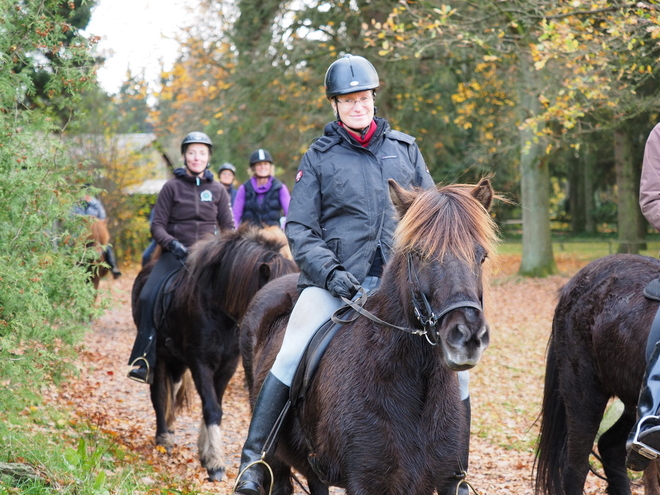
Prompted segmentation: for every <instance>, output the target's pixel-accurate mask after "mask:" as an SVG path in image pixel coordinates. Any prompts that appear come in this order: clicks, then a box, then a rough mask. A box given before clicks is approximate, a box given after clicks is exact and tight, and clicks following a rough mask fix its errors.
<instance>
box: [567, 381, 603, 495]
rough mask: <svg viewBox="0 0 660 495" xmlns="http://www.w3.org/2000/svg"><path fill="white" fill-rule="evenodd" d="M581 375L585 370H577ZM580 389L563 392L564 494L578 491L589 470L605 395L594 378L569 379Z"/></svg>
mask: <svg viewBox="0 0 660 495" xmlns="http://www.w3.org/2000/svg"><path fill="white" fill-rule="evenodd" d="M579 376H582V377H584V376H585V373H584V372H582V373H579ZM572 383H580V384H581V387H580V388H581V390H582V391H583V393H580V394H577V393H576V391H575V390H571V391H569V392H568V393H566V394H565V396H566V418H567V449H566V450H567V452H566V460H565V464H564V472H563V475H562V481H563V483H562V484H563V487H564V492H565V495H582V492H583V488H584V484H585V482H586V479H587V474H588V473H589V455H590V454H591V451H592V450H593V445H594V440H595V438H596V434H597V433H598V428H599V426H600V421H601V419H602V417H603V413H604V412H605V407H606V406H607V402H608V400H609V397H608V396H607V395H606V394H604V393H603V392H601V391H600V387H599V386H598V384H597V383H596V381H595V380H594V379H579V377H578V379H573V380H572Z"/></svg>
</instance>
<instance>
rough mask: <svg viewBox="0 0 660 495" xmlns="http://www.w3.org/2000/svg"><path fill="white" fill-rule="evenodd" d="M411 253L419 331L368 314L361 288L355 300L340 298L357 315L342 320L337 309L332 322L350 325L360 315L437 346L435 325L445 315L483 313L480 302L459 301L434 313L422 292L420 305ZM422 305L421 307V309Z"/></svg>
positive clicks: (415, 310) (412, 294)
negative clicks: (466, 310) (462, 311)
mask: <svg viewBox="0 0 660 495" xmlns="http://www.w3.org/2000/svg"><path fill="white" fill-rule="evenodd" d="M412 257H413V253H412V252H411V253H408V255H407V262H408V280H409V281H410V284H411V290H410V292H411V300H412V305H413V312H414V314H415V318H417V321H418V322H419V323H420V325H421V326H422V328H421V329H419V328H409V327H401V326H399V325H394V324H393V323H388V322H386V321H383V320H381V319H380V318H378V317H377V316H376V315H374V314H373V313H370V312H369V311H367V310H366V309H364V305H365V303H366V302H367V299H368V295H367V292H366V291H365V290H364V288H363V287H359V288H358V293H359V294H360V295H359V297H357V298H356V299H355V300H350V299H347V298H345V297H342V298H341V299H342V301H344V303H345V304H346V305H347V306H349V307H351V308H352V309H353V310H355V312H356V313H357V315H355V316H353V317H351V318H348V319H342V318H341V317H340V316H339V314H338V313H341V310H342V309H343V308H344V307H342V308H339V309H338V310H337V311H336V312H335V313H334V314H333V315H332V321H333V322H335V323H351V322H353V321H355V320H356V319H357V318H358V317H359V316H360V315H362V316H365V317H367V318H368V319H370V320H371V321H373V322H374V323H377V324H379V325H384V326H387V327H390V328H395V329H397V330H401V331H404V332H407V333H410V334H412V335H421V336H424V337H425V338H426V341H427V342H428V343H429V344H431V345H437V344H438V342H439V340H440V338H439V335H438V331H437V329H436V325H437V323H438V322H439V321H440V319H441V318H442V317H443V316H445V315H446V314H447V313H450V312H451V311H454V310H455V309H458V308H473V309H476V310H478V311H480V312H481V311H483V304H482V303H481V302H476V301H467V300H466V301H459V302H456V303H453V304H450V305H449V306H446V307H445V308H443V310H442V311H440V312H439V313H437V314H436V313H435V312H434V311H433V308H431V303H429V300H428V298H427V297H426V295H425V294H424V292H421V293H420V294H421V299H422V300H421V304H420V300H419V297H417V295H416V293H415V288H416V287H419V285H420V282H419V277H418V276H417V272H416V271H415V270H413V260H412ZM422 304H423V307H422Z"/></svg>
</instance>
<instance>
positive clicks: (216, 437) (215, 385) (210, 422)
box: [191, 357, 238, 481]
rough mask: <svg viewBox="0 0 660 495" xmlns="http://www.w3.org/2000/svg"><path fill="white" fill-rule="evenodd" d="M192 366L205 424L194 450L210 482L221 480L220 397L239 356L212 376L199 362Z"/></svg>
mask: <svg viewBox="0 0 660 495" xmlns="http://www.w3.org/2000/svg"><path fill="white" fill-rule="evenodd" d="M195 364H196V365H195V367H194V368H192V367H191V371H192V375H193V379H194V380H195V385H196V387H197V392H198V393H199V396H200V398H201V399H202V413H203V416H204V421H203V423H202V425H201V427H200V431H199V439H198V441H197V447H198V449H199V460H200V462H201V463H202V466H203V467H205V468H206V471H207V472H208V475H209V481H220V480H221V479H222V478H223V476H224V474H225V464H224V458H225V453H224V445H223V441H222V430H221V428H220V424H221V423H222V397H223V395H224V393H225V390H226V388H227V385H228V384H229V380H231V377H232V376H233V374H234V371H236V367H237V366H238V357H236V358H234V359H230V360H229V362H227V363H226V364H224V365H223V366H221V367H220V369H219V370H218V371H217V372H216V373H215V374H214V373H213V372H212V370H211V368H210V367H209V366H207V365H205V364H202V363H200V362H198V363H195Z"/></svg>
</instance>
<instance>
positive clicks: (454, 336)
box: [448, 323, 470, 345]
mask: <svg viewBox="0 0 660 495" xmlns="http://www.w3.org/2000/svg"><path fill="white" fill-rule="evenodd" d="M469 338H470V330H469V329H468V327H467V326H466V325H464V324H463V323H459V324H458V325H455V326H454V328H452V330H451V331H450V332H449V336H448V340H449V342H450V343H451V344H453V345H460V344H463V343H464V342H466V341H467V340H468V339H469Z"/></svg>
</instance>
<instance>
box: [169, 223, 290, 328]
mask: <svg viewBox="0 0 660 495" xmlns="http://www.w3.org/2000/svg"><path fill="white" fill-rule="evenodd" d="M281 248H282V243H281V242H278V241H275V240H273V239H269V238H266V237H265V236H263V235H261V233H260V229H259V228H257V227H252V226H249V225H244V226H241V227H240V228H239V229H238V230H236V231H223V232H222V233H221V235H219V236H213V237H210V238H208V239H206V240H204V241H201V242H199V243H197V244H196V245H195V247H194V248H193V249H192V250H191V255H190V257H189V258H188V263H187V266H186V269H187V273H186V276H184V280H183V282H182V284H184V285H185V287H182V293H184V294H187V295H188V301H187V306H188V307H189V308H190V309H191V310H194V308H196V307H198V306H199V305H200V304H205V305H206V304H215V305H223V306H222V308H223V310H224V311H225V312H227V313H228V314H230V315H231V316H232V317H234V318H238V317H240V316H241V313H242V312H243V311H244V309H245V308H247V304H248V302H249V300H250V299H251V297H252V296H253V295H254V294H255V293H256V292H257V290H258V289H259V283H260V280H261V277H259V276H255V271H258V270H260V268H261V265H262V264H263V263H267V264H268V265H269V267H270V272H271V277H275V276H280V275H282V274H284V273H291V272H293V271H295V270H296V266H295V263H294V262H293V261H290V260H287V259H286V258H284V257H283V256H282V255H281V254H280V253H279V251H280V249H281Z"/></svg>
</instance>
